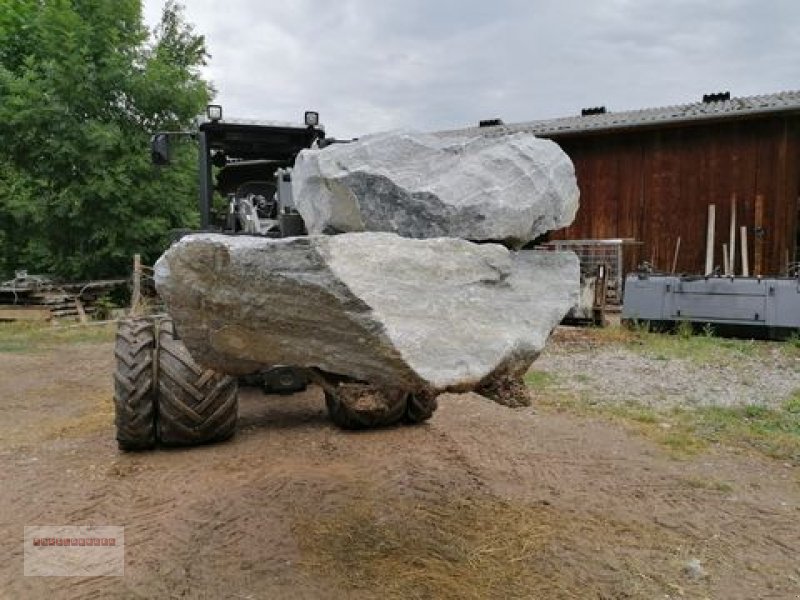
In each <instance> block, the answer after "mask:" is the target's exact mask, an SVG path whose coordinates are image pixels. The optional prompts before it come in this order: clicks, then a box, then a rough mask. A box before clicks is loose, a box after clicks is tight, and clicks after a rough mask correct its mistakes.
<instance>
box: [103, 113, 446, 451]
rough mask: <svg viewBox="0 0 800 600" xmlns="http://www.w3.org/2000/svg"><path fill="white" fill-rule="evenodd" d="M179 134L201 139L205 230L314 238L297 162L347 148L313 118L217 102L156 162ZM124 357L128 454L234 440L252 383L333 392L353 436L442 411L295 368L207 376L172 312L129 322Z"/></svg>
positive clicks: (120, 414)
mask: <svg viewBox="0 0 800 600" xmlns="http://www.w3.org/2000/svg"><path fill="white" fill-rule="evenodd" d="M177 137H188V138H191V139H193V140H195V141H196V143H197V147H198V182H199V211H200V222H201V229H200V230H199V231H198V232H215V233H223V234H227V235H251V236H262V237H291V236H298V235H305V234H306V230H305V226H304V223H303V219H302V217H301V216H300V214H299V213H298V212H297V209H296V208H295V205H294V201H293V198H292V185H291V174H292V165H293V164H294V161H295V158H296V157H297V155H298V154H299V153H300V151H301V150H303V149H304V148H312V147H324V146H326V145H329V144H333V143H345V142H344V141H343V140H336V139H332V138H327V137H326V136H325V129H324V127H323V126H322V125H321V124H320V121H319V114H318V113H316V112H313V111H307V112H306V113H305V115H304V122H303V123H302V124H289V123H277V122H258V121H242V120H226V119H223V114H222V107H221V106H219V105H209V106H208V107H207V110H206V115H205V117H204V118H202V119H199V120H198V123H197V126H196V128H195V129H193V130H192V131H176V132H169V131H168V132H160V133H156V134H155V135H153V136H152V138H151V143H150V151H151V158H152V162H153V163H154V164H155V165H158V166H161V167H167V166H169V164H170V158H171V144H172V140H173V139H174V138H177ZM215 194H218V195H219V196H221V198H224V199H225V203H224V207H225V208H224V210H217V211H215V210H214V209H213V206H214V199H215ZM189 233H194V232H192V231H190V230H178V231H175V232H173V235H172V240H173V242H174V241H176V240H177V239H179V238H180V237H181V236H183V235H186V234H189ZM114 354H115V357H116V370H115V373H114V386H115V393H114V404H115V415H116V429H117V441H118V444H119V446H120V448H121V449H123V450H146V449H150V448H153V447H156V446H159V445H164V446H190V445H196V444H204V443H209V442H215V441H220V440H223V439H226V438H229V437H230V436H232V435H233V434H234V432H235V429H236V421H237V414H238V389H239V388H240V387H245V386H258V387H261V388H262V389H263V390H264V392H265V393H278V394H290V393H293V392H297V391H301V390H303V389H305V387H306V386H307V385H308V384H309V383H312V382H313V383H315V384H317V385H319V386H321V387H322V388H323V390H324V392H325V401H326V406H327V409H328V414H329V416H330V418H331V420H332V421H333V422H334V423H335V424H336V425H338V426H340V427H343V428H347V429H362V428H370V427H380V426H386V425H392V424H395V423H401V422H402V423H407V424H414V423H421V422H423V421H425V420H427V419H429V418H430V417H431V415H432V414H433V411H434V410H435V409H436V399H435V397H432V396H424V395H421V394H411V393H407V392H406V391H404V390H386V389H379V388H377V387H375V386H371V385H370V384H369V383H368V382H359V381H351V380H349V379H347V378H345V377H341V376H337V375H335V374H330V373H323V372H321V371H317V370H314V369H304V368H297V367H294V366H292V365H274V366H273V367H271V368H269V369H265V370H262V371H259V372H256V373H251V374H249V375H246V376H243V377H237V378H234V377H230V376H228V375H226V374H224V373H218V372H215V371H213V370H210V369H206V368H204V367H202V366H200V365H198V364H197V363H196V362H195V361H194V360H193V359H192V357H191V355H190V354H189V352H188V351H187V350H186V347H185V346H184V345H183V343H182V342H181V341H180V331H178V330H176V327H175V323H174V322H173V321H172V319H171V318H170V317H169V315H157V316H148V317H130V318H127V319H123V320H121V321H120V323H119V326H118V330H117V337H116V345H115V351H114Z"/></svg>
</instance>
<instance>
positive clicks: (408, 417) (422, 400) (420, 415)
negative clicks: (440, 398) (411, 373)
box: [403, 392, 438, 425]
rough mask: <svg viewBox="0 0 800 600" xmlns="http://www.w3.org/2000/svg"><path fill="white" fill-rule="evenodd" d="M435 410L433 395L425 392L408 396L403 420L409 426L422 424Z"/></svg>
mask: <svg viewBox="0 0 800 600" xmlns="http://www.w3.org/2000/svg"><path fill="white" fill-rule="evenodd" d="M437 408H438V403H437V402H436V396H435V395H434V394H429V393H425V392H420V393H416V394H409V395H408V398H407V400H406V412H405V415H404V416H403V420H404V421H405V422H406V423H408V424H410V425H416V424H417V423H424V422H425V421H427V420H428V419H430V418H431V417H432V416H433V413H434V412H435V411H436V409H437Z"/></svg>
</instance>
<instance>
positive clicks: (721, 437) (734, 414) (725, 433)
mask: <svg viewBox="0 0 800 600" xmlns="http://www.w3.org/2000/svg"><path fill="white" fill-rule="evenodd" d="M538 404H540V405H541V404H544V405H545V406H548V405H549V407H551V408H554V409H556V410H560V411H569V412H576V413H578V414H582V415H592V416H601V417H606V418H610V419H612V420H615V421H618V422H621V423H623V424H624V425H626V426H628V427H629V428H631V429H633V430H635V431H637V432H639V433H641V434H642V435H644V436H646V437H648V438H650V439H652V440H654V441H656V442H658V443H659V444H661V445H663V446H664V447H666V448H667V449H668V450H669V451H670V453H671V454H672V455H673V456H677V457H685V456H692V455H695V454H697V453H699V452H702V451H703V450H705V449H707V448H708V447H709V446H710V445H712V444H721V445H726V446H732V447H736V448H744V449H749V450H755V451H757V452H759V453H761V454H764V455H766V456H769V457H772V458H777V459H780V460H785V461H788V462H791V463H793V464H795V465H800V390H798V391H797V392H795V393H794V395H793V396H792V397H791V398H790V399H788V400H787V401H786V402H784V403H783V404H782V405H781V406H780V407H778V408H768V407H765V406H757V405H748V406H736V407H716V406H704V407H696V408H684V407H680V408H672V409H669V410H657V409H655V408H651V407H647V406H642V405H639V404H636V403H634V402H630V403H626V404H601V403H593V402H590V401H588V400H587V399H586V398H585V397H578V396H576V395H572V396H569V395H563V394H562V395H560V396H553V397H551V398H549V399H548V398H543V399H540V400H539V402H538Z"/></svg>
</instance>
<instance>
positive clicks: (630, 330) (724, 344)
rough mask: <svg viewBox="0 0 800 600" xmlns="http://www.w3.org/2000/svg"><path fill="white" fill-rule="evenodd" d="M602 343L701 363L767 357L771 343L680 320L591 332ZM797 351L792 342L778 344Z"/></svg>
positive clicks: (651, 356)
mask: <svg viewBox="0 0 800 600" xmlns="http://www.w3.org/2000/svg"><path fill="white" fill-rule="evenodd" d="M592 336H593V337H594V338H595V339H596V340H597V341H598V342H601V343H606V344H617V345H621V346H623V347H624V348H626V349H629V350H631V351H633V352H636V353H639V354H643V355H645V356H647V357H649V358H653V359H656V360H671V359H681V360H688V361H692V362H696V363H701V364H727V363H730V362H732V361H736V360H741V359H743V358H751V357H760V356H763V357H767V356H768V355H769V350H770V349H771V348H773V347H775V345H776V343H774V342H763V341H757V340H738V339H729V338H721V337H717V336H716V335H714V330H713V328H711V327H706V328H703V329H693V328H692V327H691V325H690V324H689V323H680V324H679V325H678V327H677V328H676V329H675V331H673V332H671V333H661V332H654V331H649V330H648V329H647V328H646V327H643V326H638V325H636V324H632V325H628V326H615V327H606V328H605V329H597V330H594V331H593V332H592ZM777 344H778V345H779V346H780V347H789V348H791V349H792V350H798V351H800V342H799V343H798V346H797V348H795V347H794V346H793V345H792V343H791V342H790V343H784V342H779V343H777Z"/></svg>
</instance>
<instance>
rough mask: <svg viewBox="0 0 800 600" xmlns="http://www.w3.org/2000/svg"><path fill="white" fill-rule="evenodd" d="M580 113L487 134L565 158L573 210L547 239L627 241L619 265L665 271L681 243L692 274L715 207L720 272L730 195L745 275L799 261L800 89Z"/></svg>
mask: <svg viewBox="0 0 800 600" xmlns="http://www.w3.org/2000/svg"><path fill="white" fill-rule="evenodd" d="M582 113H583V114H581V115H580V116H574V117H566V118H561V119H554V120H547V121H535V122H530V123H520V124H514V125H507V126H506V125H500V126H497V127H491V128H490V129H492V130H495V131H500V130H503V131H508V130H512V131H520V130H522V131H530V132H533V133H534V134H536V135H538V136H540V137H546V138H550V139H552V140H554V141H556V142H558V144H560V145H561V147H562V148H563V149H564V150H565V151H566V152H567V154H569V156H570V157H571V158H572V160H573V162H574V163H575V170H576V174H577V178H578V185H579V187H580V190H581V205H580V209H579V211H578V215H577V217H576V219H575V222H574V223H573V225H572V226H570V227H568V228H566V229H564V230H561V231H558V232H554V233H553V234H552V236H551V238H552V239H587V238H633V239H635V240H637V241H639V242H641V244H637V245H633V246H629V247H628V250H627V251H626V258H625V266H626V270H630V269H633V268H635V266H636V265H637V264H639V263H640V262H641V261H648V262H652V264H653V265H654V267H655V268H656V269H659V270H671V268H672V263H673V259H674V255H675V250H676V245H677V240H678V238H679V237H680V240H681V241H680V249H679V252H678V259H677V271H678V272H686V273H703V271H704V266H705V256H706V229H707V222H708V205H709V204H714V205H715V208H716V240H715V244H714V250H715V254H714V264H715V265H720V266H721V265H722V244H723V243H726V242H728V237H729V230H730V227H729V225H730V216H731V205H732V199H735V204H736V219H737V233H740V232H739V231H738V230H739V226H742V225H744V226H747V238H748V248H749V263H750V268H751V271H752V272H754V273H760V274H764V275H768V274H774V275H778V274H785V273H786V271H787V262H788V263H792V262H795V261H797V260H800V256H798V242H799V241H800V240H798V210H799V209H800V201H799V200H798V197H799V196H800V92H784V93H779V94H771V95H766V96H755V97H749V98H730V95H729V94H727V93H725V94H710V95H707V96H705V97H703V99H702V101H700V102H698V103H696V104H687V105H683V106H671V107H665V108H654V109H645V110H637V111H629V112H617V113H615V112H606V111H605V109H604V108H602V107H600V108H593V109H585V110H584V111H582ZM484 131H485V130H484ZM487 133H488V132H487ZM738 239H739V235H737V241H738ZM737 261H740V257H739V250H738V249H737ZM736 273H737V274H739V273H740V264H739V262H737V265H736Z"/></svg>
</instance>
